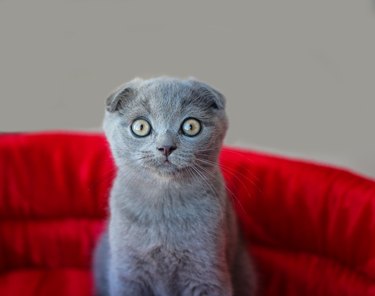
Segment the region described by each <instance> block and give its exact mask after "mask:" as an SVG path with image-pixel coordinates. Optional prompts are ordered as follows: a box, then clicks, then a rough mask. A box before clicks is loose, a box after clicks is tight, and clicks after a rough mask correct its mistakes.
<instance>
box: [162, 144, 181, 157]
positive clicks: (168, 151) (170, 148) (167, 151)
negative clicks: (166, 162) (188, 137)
mask: <svg viewBox="0 0 375 296" xmlns="http://www.w3.org/2000/svg"><path fill="white" fill-rule="evenodd" d="M157 149H158V150H159V151H160V152H161V153H163V155H165V156H169V155H170V154H171V153H172V152H173V151H174V150H176V149H177V147H176V146H163V147H158V148H157Z"/></svg>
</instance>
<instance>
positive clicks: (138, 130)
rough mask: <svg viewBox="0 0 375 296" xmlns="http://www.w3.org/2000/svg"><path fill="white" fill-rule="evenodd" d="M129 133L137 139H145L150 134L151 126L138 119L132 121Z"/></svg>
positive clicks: (145, 121)
mask: <svg viewBox="0 0 375 296" xmlns="http://www.w3.org/2000/svg"><path fill="white" fill-rule="evenodd" d="M131 131H132V132H133V134H134V135H136V136H137V137H146V136H148V135H149V134H150V132H151V125H150V124H149V123H148V122H147V120H145V119H142V118H139V119H136V120H134V121H133V123H132V125H131Z"/></svg>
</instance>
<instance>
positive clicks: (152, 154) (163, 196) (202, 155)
mask: <svg viewBox="0 0 375 296" xmlns="http://www.w3.org/2000/svg"><path fill="white" fill-rule="evenodd" d="M224 106H225V101H224V98H223V96H222V95H221V94H220V93H218V92H217V91H215V90H213V89H212V88H211V87H209V86H207V85H205V84H202V83H199V82H196V81H192V80H184V81H183V80H177V79H171V78H159V79H153V80H147V81H143V80H136V81H132V82H130V83H128V84H126V85H125V86H123V87H121V88H120V89H119V90H117V91H116V92H115V93H114V94H113V95H112V96H111V97H110V98H109V99H108V102H107V111H108V112H107V113H106V117H105V120H104V130H105V132H106V136H107V138H108V141H109V143H110V146H111V149H112V152H113V155H114V159H115V162H116V164H117V167H118V174H117V177H116V179H115V181H114V184H113V188H112V191H111V197H110V219H109V224H108V230H107V231H106V233H105V234H104V235H103V236H102V239H101V241H100V243H99V245H98V247H97V250H96V254H95V261H94V265H95V266H94V267H95V282H96V292H97V294H98V295H112V296H114V295H115V296H122V295H132V296H136V295H150V296H151V295H154V296H180V295H181V296H185V295H186V296H188V295H189V296H190V295H191V296H193V295H197V296H198V295H213V296H215V295H217V296H219V295H235V296H245V295H253V291H254V288H255V284H254V282H255V277H254V272H253V269H252V266H251V264H250V261H249V258H248V255H247V252H246V250H245V246H244V245H243V243H242V241H241V236H240V233H239V230H238V226H237V221H236V217H235V215H234V212H233V209H232V205H231V203H230V201H229V199H228V198H227V196H226V190H225V185H224V180H223V177H222V175H221V172H220V169H219V166H218V163H217V157H218V154H219V152H220V148H221V145H222V140H223V138H224V135H225V132H226V128H227V120H226V115H225V110H224Z"/></svg>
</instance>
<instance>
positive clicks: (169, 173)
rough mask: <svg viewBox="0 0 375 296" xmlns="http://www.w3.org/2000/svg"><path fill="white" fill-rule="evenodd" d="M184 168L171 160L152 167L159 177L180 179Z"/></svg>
mask: <svg viewBox="0 0 375 296" xmlns="http://www.w3.org/2000/svg"><path fill="white" fill-rule="evenodd" d="M182 171H183V169H181V168H179V167H177V166H176V165H175V164H174V163H172V162H170V161H164V162H161V163H159V164H158V165H156V166H155V167H153V168H152V173H154V174H156V175H157V177H159V178H163V179H169V180H172V179H179V178H180V177H181V174H182V173H183V172H182Z"/></svg>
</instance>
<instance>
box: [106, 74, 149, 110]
mask: <svg viewBox="0 0 375 296" xmlns="http://www.w3.org/2000/svg"><path fill="white" fill-rule="evenodd" d="M142 81H143V80H142V79H141V78H135V79H133V80H132V81H129V82H127V83H125V84H123V85H121V86H120V87H118V88H117V89H116V90H115V91H114V92H113V93H112V94H111V95H110V96H109V97H108V98H107V100H106V110H107V111H108V112H111V113H113V112H116V111H118V110H119V109H121V108H122V107H123V106H124V105H125V103H126V102H127V101H128V100H130V99H131V98H132V97H134V96H135V95H136V87H137V85H138V84H140V83H141V82H142Z"/></svg>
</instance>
